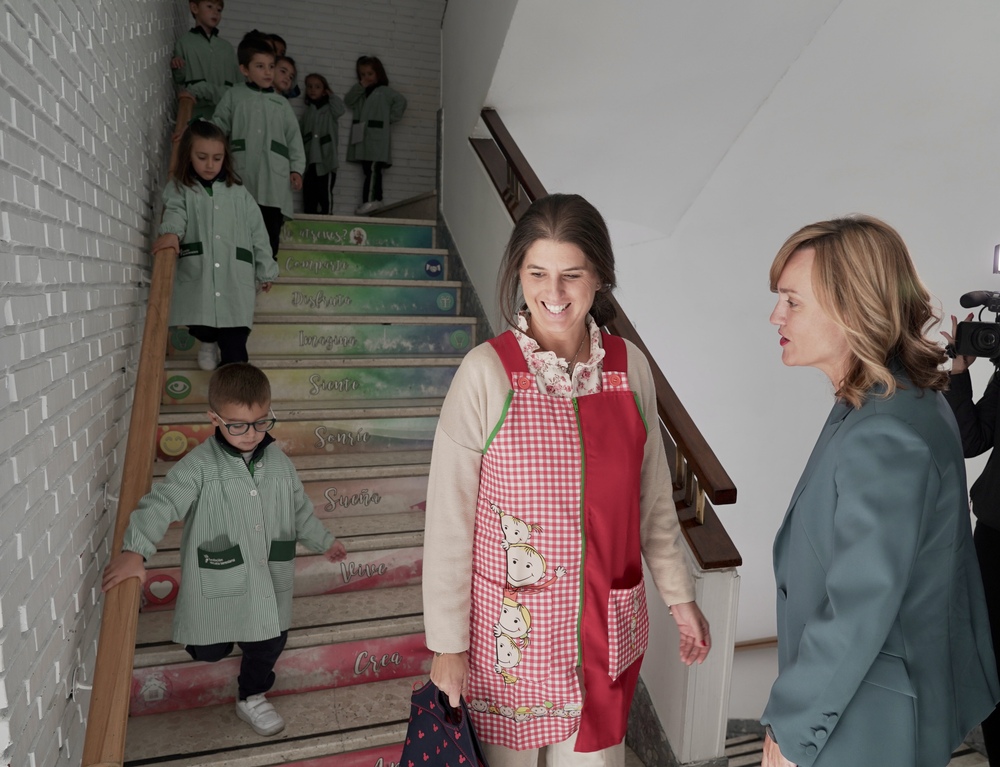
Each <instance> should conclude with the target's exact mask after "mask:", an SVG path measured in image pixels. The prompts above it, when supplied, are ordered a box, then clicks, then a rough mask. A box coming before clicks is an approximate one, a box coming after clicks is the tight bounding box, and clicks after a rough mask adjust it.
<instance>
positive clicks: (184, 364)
mask: <svg viewBox="0 0 1000 767" xmlns="http://www.w3.org/2000/svg"><path fill="white" fill-rule="evenodd" d="M251 361H252V362H253V364H254V365H256V366H257V367H259V368H260V369H261V370H263V371H264V372H265V373H266V372H267V369H268V368H291V367H304V368H314V369H316V370H328V369H333V368H352V369H353V368H408V367H417V368H430V367H441V368H447V367H458V365H459V364H460V363H461V361H462V358H461V357H360V356H359V357H327V358H320V359H316V358H315V357H313V358H303V359H292V360H289V359H287V358H278V359H273V360H271V359H260V358H257V359H254V360H251ZM165 367H167V368H171V369H186V370H197V369H198V364H197V362H196V361H195V360H194V359H193V358H191V359H185V360H181V359H168V360H167V361H166V362H165Z"/></svg>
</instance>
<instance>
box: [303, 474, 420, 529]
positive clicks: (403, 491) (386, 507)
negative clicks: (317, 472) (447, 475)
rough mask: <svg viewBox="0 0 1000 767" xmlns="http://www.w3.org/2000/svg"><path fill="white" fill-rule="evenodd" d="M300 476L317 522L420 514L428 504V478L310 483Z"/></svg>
mask: <svg viewBox="0 0 1000 767" xmlns="http://www.w3.org/2000/svg"><path fill="white" fill-rule="evenodd" d="M303 474H304V472H301V473H300V475H299V479H301V480H302V484H303V486H304V487H305V490H306V495H308V496H309V499H310V500H311V501H312V502H313V510H314V513H315V514H316V516H317V517H319V518H320V519H341V518H344V517H346V516H347V515H351V516H352V517H357V516H374V515H383V514H396V513H400V512H405V511H423V510H424V509H425V504H426V500H427V475H426V474H424V475H422V476H405V477H357V476H355V477H351V478H350V479H343V480H336V479H318V480H316V481H310V479H309V478H308V477H306V476H303Z"/></svg>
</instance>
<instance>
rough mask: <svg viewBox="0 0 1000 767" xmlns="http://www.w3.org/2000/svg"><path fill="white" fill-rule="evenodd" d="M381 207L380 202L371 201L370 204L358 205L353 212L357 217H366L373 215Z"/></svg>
mask: <svg viewBox="0 0 1000 767" xmlns="http://www.w3.org/2000/svg"><path fill="white" fill-rule="evenodd" d="M381 207H382V201H381V200H372V201H371V202H366V203H363V204H362V205H359V206H358V208H357V210H355V211H354V212H355V213H356V214H357V215H359V216H367V215H368V214H369V213H374V212H375V211H376V210H378V209H379V208H381Z"/></svg>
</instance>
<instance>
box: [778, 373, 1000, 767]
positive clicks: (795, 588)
mask: <svg viewBox="0 0 1000 767" xmlns="http://www.w3.org/2000/svg"><path fill="white" fill-rule="evenodd" d="M899 383H900V387H899V388H897V390H896V393H895V394H894V395H893V396H891V397H889V398H888V399H882V398H881V397H880V396H879V394H878V392H871V393H870V395H869V397H868V399H867V400H866V402H865V404H864V405H863V406H862V407H861V408H860V409H857V410H855V409H853V408H852V407H850V406H849V405H847V404H845V403H843V402H838V403H837V404H836V405H835V406H834V408H833V411H832V412H831V413H830V416H829V418H828V419H827V422H826V425H825V426H824V427H823V431H822V433H821V434H820V437H819V441H818V442H817V443H816V447H815V448H814V449H813V452H812V455H811V456H810V458H809V462H808V463H807V464H806V468H805V471H804V472H803V474H802V478H801V479H800V480H799V483H798V486H797V487H796V488H795V492H794V493H793V494H792V500H791V503H790V505H789V507H788V511H787V513H786V514H785V519H784V522H783V523H782V525H781V528H780V529H779V530H778V534H777V537H776V538H775V541H774V575H775V581H776V585H777V592H778V594H777V611H778V678H777V680H776V681H775V682H774V685H773V687H772V688H771V695H770V698H769V699H768V702H767V706H766V708H765V710H764V715H763V717H762V718H761V722H762V723H763V724H769V725H771V728H772V730H773V732H774V737H775V741H776V742H777V744H778V746H779V748H780V749H781V752H782V754H784V756H785V758H786V759H789V760H790V761H792V762H794V763H796V764H798V765H804V766H805V767H810V766H811V765H815V766H816V767H847V766H849V767H865V766H866V765H871V767H894V766H896V765H898V767H942V766H943V765H946V764H947V763H948V761H949V759H950V755H951V752H952V750H953V749H954V748H955V747H956V746H958V745H959V743H961V741H962V739H963V738H964V737H965V736H966V735H967V734H968V732H969V730H971V729H972V728H973V727H975V726H976V725H977V724H979V722H980V721H982V719H983V718H984V717H986V716H987V715H988V714H989V713H990V712H991V711H992V710H993V707H994V705H995V704H996V702H997V700H998V699H1000V685H998V682H997V670H996V662H995V659H994V654H993V647H992V642H991V640H990V628H989V621H988V618H987V613H986V603H985V600H984V597H983V586H982V580H981V578H980V574H979V566H978V564H977V562H976V556H975V552H974V550H973V545H972V530H971V524H970V521H969V503H968V496H967V492H966V483H965V465H964V461H963V457H962V444H961V440H960V437H959V432H958V426H957V425H956V423H955V418H954V416H953V415H952V412H951V409H950V408H949V407H948V404H947V402H945V399H944V397H943V396H942V395H941V394H939V393H937V392H931V391H923V390H920V389H917V388H915V387H914V386H913V385H912V384H910V383H909V381H908V380H906V379H905V378H903V377H900V378H899ZM903 387H906V388H903Z"/></svg>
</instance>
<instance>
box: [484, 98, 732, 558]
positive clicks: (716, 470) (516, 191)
mask: <svg viewBox="0 0 1000 767" xmlns="http://www.w3.org/2000/svg"><path fill="white" fill-rule="evenodd" d="M481 116H482V119H483V123H484V124H485V125H486V128H487V130H489V133H490V135H491V136H492V137H493V140H492V141H490V140H489V139H483V138H472V139H470V140H469V141H470V143H471V144H472V147H473V149H474V150H475V151H476V153H477V155H479V157H480V159H481V160H482V162H483V165H484V166H485V167H486V170H487V173H488V174H489V176H490V178H491V179H492V180H493V183H494V185H495V186H496V188H497V191H498V192H499V193H500V197H501V199H502V200H503V202H504V205H505V206H506V208H507V211H508V212H509V213H510V215H511V218H512V219H513V220H514V221H515V222H517V220H518V219H519V218H520V217H521V215H522V214H523V213H524V211H525V210H526V209H527V207H528V204H529V203H530V202H534V201H535V200H537V199H538V198H540V197H544V196H545V195H546V194H547V192H546V190H545V187H544V185H543V184H542V182H541V180H540V179H539V178H538V176H537V175H536V174H535V172H534V170H532V168H531V165H530V164H529V163H528V161H527V159H526V158H525V156H524V154H522V152H521V150H520V149H519V148H518V146H517V143H516V142H515V141H514V139H513V137H512V136H511V135H510V132H509V131H508V130H507V127H506V126H505V125H504V123H503V120H501V119H500V115H499V114H498V113H497V111H496V110H495V109H483V110H482V113H481ZM491 145H492V146H491ZM504 165H506V167H504ZM610 298H611V302H612V303H613V305H614V307H615V311H616V312H617V313H618V316H617V317H616V318H615V319H614V320H612V321H611V322H609V323H607V325H606V328H607V330H608V332H610V333H613V334H615V335H618V336H621V337H622V338H625V339H628V340H629V341H631V342H632V343H634V344H635V345H636V346H637V347H638V348H639V350H640V351H642V353H643V354H645V355H646V358H647V359H648V360H649V366H650V368H651V370H652V373H653V383H654V386H655V388H656V407H657V414H658V416H659V420H660V425H661V432H662V433H663V436H664V445H665V447H666V448H667V450H668V456H669V451H670V450H671V449H672V448H673V449H674V452H675V456H674V458H675V460H674V489H675V494H674V500H675V503H676V506H677V513H678V517H679V519H680V521H681V529H682V530H683V531H684V535H685V537H686V538H687V540H688V543H689V544H690V545H691V550H692V551H693V552H694V555H695V557H696V558H697V559H698V562H699V565H700V566H701V567H702V568H703V569H706V570H712V569H718V568H727V567H736V566H739V565H740V564H742V563H743V560H742V558H741V557H740V554H739V552H738V551H737V549H736V546H735V545H734V544H733V542H732V539H731V538H730V537H729V534H728V533H726V530H725V528H724V527H723V525H722V522H721V521H720V520H719V518H718V516H717V515H716V514H715V511H714V509H713V508H712V506H711V504H710V503H709V501H710V502H711V503H715V504H719V505H723V504H731V503H735V502H736V485H735V484H734V483H733V481H732V479H731V478H730V477H729V474H728V473H727V472H726V470H725V469H724V468H723V466H722V463H721V462H720V461H719V459H718V457H717V456H716V455H715V452H714V451H713V450H712V448H711V447H710V446H709V444H708V441H707V440H706V439H705V437H704V435H702V433H701V431H700V430H699V429H698V427H697V426H696V425H695V423H694V420H693V419H692V418H691V416H690V414H689V413H688V412H687V409H686V408H685V407H684V405H683V404H682V403H681V401H680V398H679V397H678V396H677V394H676V392H674V389H673V387H672V386H671V385H670V383H669V382H668V381H667V378H666V376H665V375H663V371H662V370H660V367H659V365H657V363H656V360H655V359H653V357H652V355H651V354H650V353H649V349H648V348H647V347H646V344H645V343H643V341H642V338H640V337H639V334H638V332H637V331H636V329H635V325H633V324H632V322H631V321H630V320H629V318H628V316H627V315H626V314H625V312H624V311H623V310H622V308H621V305H620V304H619V303H618V301H617V300H616V299H615V297H614V296H610Z"/></svg>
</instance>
